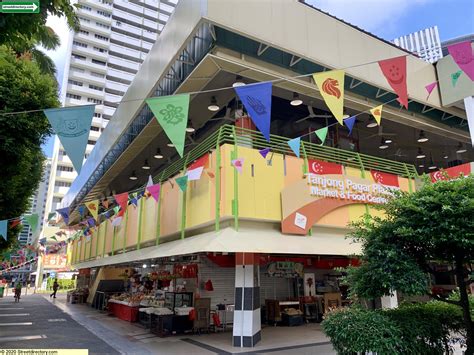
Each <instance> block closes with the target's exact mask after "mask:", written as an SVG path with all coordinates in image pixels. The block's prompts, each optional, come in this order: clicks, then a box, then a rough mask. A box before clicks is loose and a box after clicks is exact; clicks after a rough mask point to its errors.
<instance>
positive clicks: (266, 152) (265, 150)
mask: <svg viewBox="0 0 474 355" xmlns="http://www.w3.org/2000/svg"><path fill="white" fill-rule="evenodd" d="M258 152H259V153H260V155H261V156H262V157H263V158H266V157H267V155H268V153H270V148H263V149H260V150H259V151H258Z"/></svg>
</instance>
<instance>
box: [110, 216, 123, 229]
mask: <svg viewBox="0 0 474 355" xmlns="http://www.w3.org/2000/svg"><path fill="white" fill-rule="evenodd" d="M120 223H122V217H115V218H114V220H113V221H112V226H114V227H118V226H119V225H120Z"/></svg>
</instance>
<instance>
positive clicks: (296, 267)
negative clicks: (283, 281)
mask: <svg viewBox="0 0 474 355" xmlns="http://www.w3.org/2000/svg"><path fill="white" fill-rule="evenodd" d="M303 270H304V266H303V264H302V263H295V262H293V261H277V262H274V263H270V264H269V265H268V269H267V272H268V275H270V276H274V277H287V278H293V277H303Z"/></svg>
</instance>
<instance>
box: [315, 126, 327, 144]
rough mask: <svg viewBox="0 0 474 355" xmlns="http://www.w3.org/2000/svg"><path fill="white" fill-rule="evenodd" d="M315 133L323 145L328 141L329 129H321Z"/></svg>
mask: <svg viewBox="0 0 474 355" xmlns="http://www.w3.org/2000/svg"><path fill="white" fill-rule="evenodd" d="M314 133H316V136H317V137H318V138H319V140H320V141H321V145H323V144H324V142H325V141H326V137H327V135H328V128H327V127H323V128H320V129H318V130H316V131H315V132H314Z"/></svg>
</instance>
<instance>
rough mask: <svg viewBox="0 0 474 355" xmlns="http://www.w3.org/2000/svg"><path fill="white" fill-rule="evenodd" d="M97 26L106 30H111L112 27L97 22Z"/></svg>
mask: <svg viewBox="0 0 474 355" xmlns="http://www.w3.org/2000/svg"><path fill="white" fill-rule="evenodd" d="M95 24H96V25H97V27H102V28H106V29H110V26H109V25H105V24H103V23H102V22H97V21H96V23H95Z"/></svg>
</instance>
